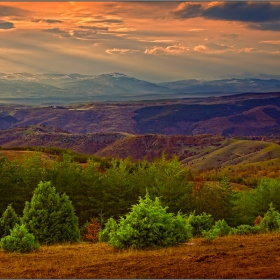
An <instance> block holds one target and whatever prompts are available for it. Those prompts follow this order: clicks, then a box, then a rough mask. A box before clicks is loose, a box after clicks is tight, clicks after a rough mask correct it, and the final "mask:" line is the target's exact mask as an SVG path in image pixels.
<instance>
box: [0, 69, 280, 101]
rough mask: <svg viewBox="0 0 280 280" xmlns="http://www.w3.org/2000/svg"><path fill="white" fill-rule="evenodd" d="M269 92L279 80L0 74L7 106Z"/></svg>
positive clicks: (278, 86) (279, 88) (1, 93)
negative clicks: (166, 80)
mask: <svg viewBox="0 0 280 280" xmlns="http://www.w3.org/2000/svg"><path fill="white" fill-rule="evenodd" d="M272 91H280V79H275V78H274V79H260V78H246V79H240V78H239V79H237V78H231V79H228V78H227V79H217V80H197V79H189V80H179V81H171V82H161V83H153V82H148V81H145V80H141V79H137V78H134V77H130V76H128V75H126V74H123V73H118V72H113V73H107V74H101V75H83V74H79V73H71V74H65V73H56V74H54V73H45V74H32V73H10V74H5V73H0V101H2V102H6V103H7V102H11V103H24V104H37V105H38V104H43V103H47V102H52V103H53V104H57V103H59V102H60V103H64V104H67V103H68V104H69V103H75V102H88V101H118V100H120V101H121V100H123V101H133V100H144V99H150V100H155V99H160V98H169V99H171V98H178V97H181V98H182V97H186V98H187V97H209V96H223V95H232V94H239V93H246V92H258V93H262V92H272Z"/></svg>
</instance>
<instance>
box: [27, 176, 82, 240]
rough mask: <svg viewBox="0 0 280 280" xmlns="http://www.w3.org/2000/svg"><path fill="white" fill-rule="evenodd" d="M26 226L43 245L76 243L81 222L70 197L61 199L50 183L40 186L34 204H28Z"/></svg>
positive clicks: (35, 192)
mask: <svg viewBox="0 0 280 280" xmlns="http://www.w3.org/2000/svg"><path fill="white" fill-rule="evenodd" d="M23 223H24V224H26V226H27V228H28V230H29V231H30V232H31V233H33V234H34V236H35V238H36V240H37V241H39V243H40V244H54V243H64V242H76V241H78V240H79V238H80V233H79V227H78V218H77V216H76V215H75V211H74V207H73V205H72V202H71V201H70V200H69V197H68V196H67V195H66V194H63V195H61V196H60V195H59V194H58V193H56V189H55V187H52V186H51V183H50V182H40V183H39V185H38V187H37V188H36V189H35V190H34V193H33V197H32V199H31V202H26V204H25V208H24V210H23Z"/></svg>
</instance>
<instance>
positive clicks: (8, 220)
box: [0, 204, 20, 238]
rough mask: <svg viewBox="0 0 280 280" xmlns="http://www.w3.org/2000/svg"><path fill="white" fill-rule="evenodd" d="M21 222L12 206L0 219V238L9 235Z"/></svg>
mask: <svg viewBox="0 0 280 280" xmlns="http://www.w3.org/2000/svg"><path fill="white" fill-rule="evenodd" d="M19 222H20V219H19V217H18V216H17V214H16V212H15V210H14V208H13V207H12V205H11V204H10V205H9V206H8V207H7V209H6V210H5V212H4V213H3V215H2V217H1V218H0V238H2V237H5V236H7V235H9V234H10V230H11V229H13V227H14V226H15V224H18V223H19Z"/></svg>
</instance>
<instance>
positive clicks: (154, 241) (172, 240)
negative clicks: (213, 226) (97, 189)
mask: <svg viewBox="0 0 280 280" xmlns="http://www.w3.org/2000/svg"><path fill="white" fill-rule="evenodd" d="M166 209H167V207H165V208H163V207H162V206H161V204H160V201H159V198H158V197H156V198H155V200H152V199H150V197H149V195H148V193H147V194H146V197H145V199H142V198H141V197H140V200H139V204H136V205H133V206H132V210H131V212H130V213H129V214H127V215H126V216H125V218H123V217H121V219H120V222H119V224H117V223H116V222H115V220H114V219H112V218H111V219H109V220H108V222H107V224H106V226H105V229H104V230H103V232H101V234H100V237H101V238H100V239H101V241H105V240H106V239H107V240H108V239H109V240H108V241H107V242H108V243H109V244H111V245H112V246H114V247H115V248H129V247H131V248H145V247H155V248H157V247H166V246H172V245H176V244H178V243H182V242H186V241H187V240H188V239H189V238H190V237H191V228H190V226H189V224H188V223H186V221H185V219H184V218H183V216H181V214H180V213H178V214H177V215H176V216H174V215H173V214H172V213H167V212H166Z"/></svg>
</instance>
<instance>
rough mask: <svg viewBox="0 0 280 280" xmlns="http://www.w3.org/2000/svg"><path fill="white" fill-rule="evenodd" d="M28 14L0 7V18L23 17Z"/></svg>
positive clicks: (16, 9)
mask: <svg viewBox="0 0 280 280" xmlns="http://www.w3.org/2000/svg"><path fill="white" fill-rule="evenodd" d="M27 14H29V11H27V10H23V9H19V8H15V7H10V6H4V5H0V17H6V16H25V15H27Z"/></svg>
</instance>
